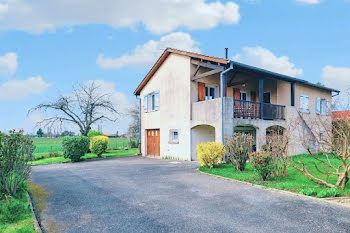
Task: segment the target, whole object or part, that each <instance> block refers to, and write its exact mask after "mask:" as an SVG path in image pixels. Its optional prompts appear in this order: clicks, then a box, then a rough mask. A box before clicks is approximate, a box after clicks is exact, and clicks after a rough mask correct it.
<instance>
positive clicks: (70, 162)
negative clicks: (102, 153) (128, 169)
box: [30, 154, 140, 167]
mask: <svg viewBox="0 0 350 233" xmlns="http://www.w3.org/2000/svg"><path fill="white" fill-rule="evenodd" d="M138 155H140V154H133V155H125V156H114V157H106V158H92V159H85V160H83V161H79V162H75V164H76V163H85V162H93V161H99V160H111V159H118V158H125V157H133V156H138ZM65 163H67V164H73V163H72V161H66V162H58V163H48V164H31V165H30V166H33V167H35V166H48V165H52V164H65Z"/></svg>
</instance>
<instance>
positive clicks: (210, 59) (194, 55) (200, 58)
mask: <svg viewBox="0 0 350 233" xmlns="http://www.w3.org/2000/svg"><path fill="white" fill-rule="evenodd" d="M170 53H175V54H178V55H183V56H188V57H191V58H195V59H196V60H198V61H205V62H211V63H216V64H218V65H223V66H225V65H227V63H228V62H229V60H227V59H224V58H219V57H212V56H206V55H202V54H198V53H192V52H187V51H182V50H178V49H172V48H167V49H166V50H165V51H164V52H163V54H162V55H161V56H160V57H159V59H158V60H157V62H156V63H155V64H154V65H153V67H152V68H151V70H150V71H149V72H148V74H147V75H146V76H145V78H144V79H143V80H142V82H141V83H140V84H139V86H138V87H137V88H136V90H135V91H134V95H140V92H141V90H142V89H143V88H144V87H145V86H146V84H147V83H148V81H149V80H150V79H151V78H152V76H153V75H154V74H155V73H156V72H157V70H158V69H159V67H160V66H161V65H162V64H163V62H164V61H165V60H166V59H167V57H168V56H169V55H170ZM208 64H209V63H208Z"/></svg>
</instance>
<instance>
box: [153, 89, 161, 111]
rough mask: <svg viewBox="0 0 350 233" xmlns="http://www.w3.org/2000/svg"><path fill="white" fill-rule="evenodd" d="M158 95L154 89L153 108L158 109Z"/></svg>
mask: <svg viewBox="0 0 350 233" xmlns="http://www.w3.org/2000/svg"><path fill="white" fill-rule="evenodd" d="M159 97H160V95H159V91H156V92H155V93H154V98H155V100H154V110H159V105H160V98H159Z"/></svg>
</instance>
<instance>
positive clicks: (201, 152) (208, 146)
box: [197, 142, 226, 168]
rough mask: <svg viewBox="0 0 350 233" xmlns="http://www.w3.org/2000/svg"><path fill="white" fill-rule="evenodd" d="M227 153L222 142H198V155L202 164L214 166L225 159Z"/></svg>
mask: <svg viewBox="0 0 350 233" xmlns="http://www.w3.org/2000/svg"><path fill="white" fill-rule="evenodd" d="M225 153H226V150H225V147H224V145H222V143H220V142H206V143H199V144H197V157H198V160H199V163H200V165H201V166H207V167H210V168H213V167H214V165H216V164H218V163H220V162H221V161H222V160H223V158H224V156H225Z"/></svg>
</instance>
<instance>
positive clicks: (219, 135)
mask: <svg viewBox="0 0 350 233" xmlns="http://www.w3.org/2000/svg"><path fill="white" fill-rule="evenodd" d="M333 92H339V91H337V90H334V89H331V88H327V87H324V86H321V85H316V84H312V83H309V82H307V81H305V80H301V79H296V78H293V77H289V76H286V75H282V74H278V73H274V72H271V71H268V70H264V69H259V68H256V67H253V66H249V65H245V64H241V63H238V62H235V61H231V60H228V59H224V58H218V57H211V56H206V55H202V54H196V53H192V52H186V51H181V50H176V49H172V48H168V49H166V50H165V51H164V52H163V54H162V55H161V56H160V58H159V59H158V61H157V62H156V63H155V64H154V66H153V67H152V68H151V70H150V71H149V73H148V74H147V75H146V77H145V78H144V79H143V80H142V82H141V83H140V84H139V86H138V87H137V89H136V90H135V92H134V94H135V95H136V96H139V97H140V106H141V111H140V112H141V113H140V115H141V116H140V119H141V127H140V128H141V136H140V138H141V153H142V155H144V156H145V155H153V156H171V157H175V158H179V159H183V160H196V159H197V155H196V145H197V144H198V143H200V142H207V141H218V142H223V143H224V140H225V137H227V136H231V135H232V134H233V132H246V133H250V134H252V135H253V136H254V142H255V145H254V147H255V148H256V150H260V148H261V147H262V146H263V145H264V144H265V142H266V134H267V133H269V132H270V131H271V130H272V129H276V127H277V128H280V129H283V128H285V127H287V125H288V124H290V123H291V122H292V120H294V119H300V121H303V123H304V124H301V126H300V127H305V128H308V125H307V124H308V123H307V121H306V120H305V119H304V118H303V115H308V116H316V115H319V116H322V117H324V118H326V119H329V121H331V116H330V114H329V111H328V104H329V102H330V101H331V99H332V93H333ZM298 137H300V135H298V134H297V133H296V131H295V137H293V140H294V142H291V143H290V144H289V148H288V151H289V153H290V154H298V153H302V152H304V151H305V150H304V149H303V147H302V146H301V142H300V140H298Z"/></svg>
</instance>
